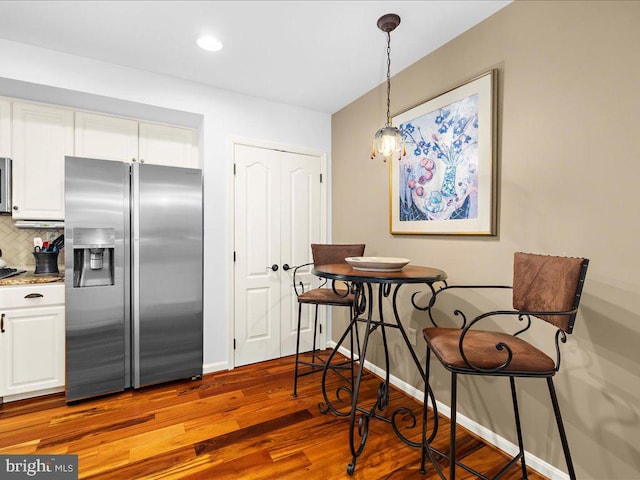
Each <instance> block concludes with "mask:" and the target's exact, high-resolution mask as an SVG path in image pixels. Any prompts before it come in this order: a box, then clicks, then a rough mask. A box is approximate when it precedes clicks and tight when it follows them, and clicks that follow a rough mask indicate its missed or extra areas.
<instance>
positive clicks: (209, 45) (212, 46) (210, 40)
mask: <svg viewBox="0 0 640 480" xmlns="http://www.w3.org/2000/svg"><path fill="white" fill-rule="evenodd" d="M196 43H197V44H198V46H199V47H200V48H201V49H203V50H206V51H207V52H217V51H219V50H222V42H221V41H220V40H218V39H217V38H215V37H212V36H211V35H203V36H202V37H200V38H198V40H197V41H196Z"/></svg>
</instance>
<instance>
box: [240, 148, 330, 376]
mask: <svg viewBox="0 0 640 480" xmlns="http://www.w3.org/2000/svg"><path fill="white" fill-rule="evenodd" d="M234 155H235V186H234V196H235V198H234V203H235V205H234V206H235V213H234V215H235V223H234V237H235V247H234V254H235V263H234V311H235V319H234V339H235V341H234V345H235V359H234V363H235V365H236V366H240V365H246V364H249V363H256V362H261V361H264V360H269V359H272V358H278V357H281V356H285V355H290V354H293V353H295V346H296V327H297V314H298V307H297V299H296V297H295V294H294V291H293V279H292V270H288V271H285V270H284V269H283V268H282V267H283V265H284V264H288V265H289V266H291V267H293V266H295V265H301V264H304V263H308V262H310V261H311V251H310V247H309V245H310V244H311V243H314V242H319V241H320V222H321V213H320V198H321V192H320V168H321V164H320V158H319V157H317V156H315V157H314V156H309V155H302V154H296V153H290V152H282V151H277V150H270V149H267V148H259V147H252V146H246V145H236V146H235V151H234ZM310 271H311V269H310V268H306V269H304V271H299V272H298V273H299V275H298V279H299V280H301V281H303V283H304V284H305V288H309V286H310V285H311V284H312V283H313V282H315V284H316V285H317V281H316V280H315V279H314V278H313V275H311V274H310ZM301 331H302V335H301V346H302V351H304V350H308V349H310V348H311V342H312V335H313V330H312V325H311V322H310V317H309V308H304V309H303V328H302V329H301ZM323 334H324V330H323ZM319 340H320V341H322V342H323V341H324V340H323V338H320V339H319Z"/></svg>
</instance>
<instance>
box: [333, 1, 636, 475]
mask: <svg viewBox="0 0 640 480" xmlns="http://www.w3.org/2000/svg"><path fill="white" fill-rule="evenodd" d="M372 28H375V25H373V26H372ZM425 28H428V20H425ZM396 35H397V36H399V35H402V25H400V27H399V29H398V30H397V32H395V33H394V36H396ZM383 41H384V39H383V38H381V42H383ZM381 52H382V50H381ZM392 61H393V58H392ZM490 68H498V69H499V92H498V95H499V97H498V99H499V107H498V114H499V137H498V152H497V153H498V158H499V167H500V168H499V180H498V187H499V196H498V198H499V216H498V228H499V235H498V236H497V237H490V238H489V237H475V238H470V237H444V236H393V235H390V234H389V228H388V222H389V220H388V215H389V212H388V208H389V207H388V204H389V203H388V202H389V193H388V188H389V187H388V169H387V167H388V164H386V163H383V162H382V161H381V160H378V159H376V160H369V150H370V145H371V138H372V135H373V134H374V132H375V131H376V130H377V129H378V128H380V126H381V125H383V123H384V116H385V113H384V111H385V106H386V105H385V93H386V92H385V88H384V86H381V87H379V88H377V89H375V90H373V91H371V92H369V93H367V94H366V95H364V96H363V97H361V98H359V99H358V100H356V101H355V102H353V103H352V104H350V105H348V106H347V107H345V108H344V109H342V110H341V111H339V112H337V113H336V114H335V115H334V116H333V124H332V132H333V134H332V142H333V147H332V148H333V150H332V158H333V160H332V185H333V190H332V203H333V205H334V209H333V224H332V228H333V241H335V242H360V241H363V242H366V244H367V252H366V253H367V254H369V255H386V256H405V257H408V258H410V259H411V260H412V263H414V264H423V265H431V266H436V267H439V268H442V269H444V270H446V271H447V272H448V274H449V278H450V281H451V283H456V284H460V283H466V284H477V283H490V284H496V283H498V284H510V283H511V267H512V255H513V252H514V251H529V252H536V253H545V254H559V255H569V256H584V257H587V258H589V259H590V260H591V265H590V267H589V273H588V275H587V282H586V286H585V289H584V295H583V300H582V305H581V309H580V313H579V315H578V319H577V323H576V329H575V333H574V334H573V335H572V336H570V338H569V340H568V342H567V344H565V345H564V346H563V349H562V350H563V357H562V369H561V371H560V373H559V374H558V375H557V376H556V380H555V381H556V388H557V390H558V395H559V399H560V404H561V408H562V409H563V414H564V418H565V425H566V427H567V434H568V436H569V442H570V445H571V447H572V453H573V456H574V462H575V464H576V470H577V474H578V478H581V479H637V478H640V401H639V397H640V347H639V345H640V314H639V313H638V312H639V311H640V255H639V253H638V247H637V245H638V243H639V240H638V239H639V237H640V214H639V213H638V212H639V210H638V185H639V179H640V142H639V141H638V138H639V136H640V133H639V128H640V113H639V112H640V2H638V1H630V2H624V1H604V2H597V1H566V2H565V1H554V2H544V1H518V2H516V3H513V4H511V5H509V6H507V7H506V8H504V9H503V10H501V11H500V12H498V13H497V14H495V15H494V16H492V17H490V18H489V19H487V20H486V21H485V22H483V23H481V24H480V25H478V26H477V27H475V28H473V29H472V30H470V31H468V32H466V33H464V34H463V35H461V36H460V37H458V38H456V39H454V40H453V41H451V42H450V43H448V44H446V45H444V46H443V47H441V48H440V49H438V50H437V51H436V52H434V53H432V54H430V55H428V56H427V57H425V58H423V59H422V60H420V61H418V62H417V63H415V64H414V65H412V66H411V67H409V68H407V69H406V70H404V71H402V72H400V73H399V74H397V75H395V76H394V77H393V81H392V110H393V111H392V113H393V112H400V111H403V110H406V109H407V108H409V107H411V106H413V105H415V104H418V103H421V102H422V101H423V100H426V99H429V98H431V97H433V96H435V95H437V94H439V93H441V92H443V91H446V90H447V89H449V88H451V87H453V86H456V85H457V84H459V83H460V82H462V81H464V80H466V79H470V78H473V77H475V76H476V75H477V74H479V73H481V72H484V71H486V70H488V69H490ZM347 206H348V207H349V208H346V207H347ZM412 291H413V290H412ZM405 293H409V290H407V291H406V292H405ZM403 298H404V300H405V301H404V305H405V306H404V308H403V309H402V315H403V317H404V320H405V323H406V324H407V325H410V326H412V327H414V328H418V329H421V328H424V327H425V326H426V325H427V320H426V318H424V315H421V314H418V313H416V312H415V311H413V310H412V309H411V308H410V307H409V306H408V297H407V295H405V296H404V297H403ZM423 298H427V297H426V296H425V297H423ZM504 300H505V302H507V305H504V306H509V305H508V300H509V298H508V295H507V296H506V297H504ZM499 301H500V297H499V296H496V297H487V296H484V295H478V296H476V297H474V298H473V299H472V301H471V303H473V304H474V305H480V306H486V307H491V306H495V305H497V304H498V303H499ZM334 318H335V319H336V320H335V323H334V329H333V337H334V340H335V339H337V336H338V334H339V332H340V331H341V329H342V328H341V326H342V324H343V321H344V316H341V313H338V312H336V313H335V315H334ZM391 336H392V340H391V342H392V357H393V360H392V365H391V369H392V373H393V374H396V375H398V376H399V377H401V378H402V379H404V380H406V381H408V382H409V383H411V384H413V385H415V386H417V387H419V388H422V384H421V381H420V380H419V378H418V377H419V376H418V375H417V373H416V372H415V368H411V366H410V365H409V358H408V355H407V354H404V355H403V353H402V352H403V351H402V348H401V347H400V345H399V343H398V340H399V337H398V336H397V335H395V332H393V333H392V334H391ZM552 337H553V330H551V329H549V328H546V326H544V327H543V326H536V328H534V330H533V332H532V336H530V337H529V338H530V339H531V338H532V339H533V340H534V341H536V342H539V344H540V345H542V346H543V347H544V348H545V349H546V350H547V351H548V352H549V353H550V354H551V355H553V354H554V349H553V338H552ZM376 340H377V342H376V345H375V346H374V348H373V350H372V352H371V353H372V357H371V358H372V359H373V360H374V361H375V362H376V363H377V364H378V365H381V366H382V365H383V359H382V357H381V355H380V353H381V349H380V343H379V338H378V339H376ZM418 345H419V353H420V356H421V358H424V351H423V350H424V342H423V340H422V339H420V340H419V344H418ZM435 370H436V371H435V379H434V388H435V392H436V397H437V398H438V399H439V400H441V401H443V402H444V403H446V404H448V403H449V398H448V385H449V380H448V378H449V377H448V374H446V373H445V372H444V371H443V370H442V369H441V368H440V367H439V366H438V368H436V369H435ZM519 388H520V390H519V391H520V400H521V411H522V413H523V416H524V425H523V427H524V429H525V448H526V449H527V450H528V451H530V452H532V453H533V454H534V455H536V456H538V457H540V458H541V459H543V460H544V461H547V462H549V463H551V464H552V465H555V466H557V467H558V468H560V469H561V470H564V471H566V467H565V463H564V458H563V457H562V451H561V447H560V442H559V440H558V435H557V431H556V428H555V424H554V420H553V415H552V411H551V407H550V405H549V402H548V393H547V391H546V385H545V383H544V382H543V381H539V380H538V381H536V380H527V381H522V382H521V383H520V387H519ZM481 395H482V396H483V397H484V399H480V396H481ZM508 395H509V387H508V381H506V380H505V379H494V380H483V379H479V378H468V379H465V381H463V382H462V387H461V388H460V389H459V397H458V398H459V408H460V411H461V413H463V414H464V415H467V416H469V417H471V418H472V419H474V420H475V421H477V422H479V423H480V424H482V425H485V426H486V427H488V428H490V429H492V430H493V431H495V432H497V433H498V434H499V435H502V436H503V437H505V438H507V439H509V440H511V441H515V435H514V433H513V419H512V413H511V407H510V399H509V398H508Z"/></svg>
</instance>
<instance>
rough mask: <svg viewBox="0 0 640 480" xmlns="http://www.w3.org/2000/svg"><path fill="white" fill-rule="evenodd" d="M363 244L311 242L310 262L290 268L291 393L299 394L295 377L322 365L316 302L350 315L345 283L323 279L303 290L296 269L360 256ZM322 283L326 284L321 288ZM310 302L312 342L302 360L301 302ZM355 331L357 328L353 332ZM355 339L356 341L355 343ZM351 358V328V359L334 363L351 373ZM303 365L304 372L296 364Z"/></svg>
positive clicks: (348, 294) (314, 371)
mask: <svg viewBox="0 0 640 480" xmlns="http://www.w3.org/2000/svg"><path fill="white" fill-rule="evenodd" d="M364 249H365V245H364V244H345V245H340V244H317V243H314V244H311V255H312V257H313V263H307V264H304V265H299V266H297V267H295V269H294V271H293V287H294V289H295V292H296V296H297V297H298V329H297V333H296V335H297V336H296V366H295V377H294V383H293V396H294V397H295V396H297V394H298V378H299V377H303V376H305V375H310V374H312V373H317V372H321V371H322V370H323V369H324V365H325V361H324V359H323V358H322V357H320V355H319V353H318V352H317V345H316V334H317V331H318V306H320V305H326V306H337V307H349V309H350V310H351V314H352V315H353V294H352V293H350V292H349V290H348V287H338V286H336V285H335V284H334V283H333V282H331V286H330V287H328V288H326V282H325V283H324V284H322V285H321V286H320V287H319V288H314V289H312V290H308V291H306V292H305V291H304V285H303V284H302V282H298V281H297V279H296V273H297V271H298V270H299V269H300V268H302V267H306V266H309V265H314V266H315V265H327V264H332V263H346V262H345V260H344V259H345V258H347V257H361V256H362V255H363V254H364ZM323 287H325V288H323ZM303 304H311V305H315V307H316V308H315V315H314V321H313V345H312V349H311V354H310V358H309V359H308V360H303V359H301V358H300V324H301V319H302V305H303ZM356 334H357V332H356ZM357 343H358V342H356V344H357ZM353 359H354V344H353V332H352V338H351V360H349V361H346V362H344V363H342V364H339V365H337V366H336V367H337V368H341V367H344V366H345V365H346V366H348V368H351V376H352V377H353ZM300 365H306V366H308V367H310V369H307V370H305V371H303V372H300V369H299V366H300Z"/></svg>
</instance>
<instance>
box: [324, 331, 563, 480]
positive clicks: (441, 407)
mask: <svg viewBox="0 0 640 480" xmlns="http://www.w3.org/2000/svg"><path fill="white" fill-rule="evenodd" d="M327 346H328V347H329V348H335V346H336V342H334V341H330V342H327ZM338 351H339V352H340V353H342V354H343V355H345V356H349V355H350V352H349V350H348V349H347V348H345V347H340V349H339V350H338ZM364 367H365V368H366V369H367V370H369V371H370V372H371V373H373V374H374V375H377V376H378V377H380V378H385V376H386V372H385V371H384V369H382V368H380V367H378V366H377V365H374V364H372V363H371V362H369V361H368V360H365V362H364ZM389 382H390V383H391V385H393V386H394V387H396V388H398V389H400V390H402V391H403V392H405V393H406V394H407V395H410V396H411V397H413V398H415V399H416V400H417V401H419V402H420V403H422V402H423V399H424V392H423V391H422V390H418V389H417V388H415V387H414V386H412V385H409V384H408V383H407V382H405V381H404V380H401V379H399V378H398V377H396V376H394V375H389ZM436 404H437V407H438V413H441V414H442V415H444V416H445V417H447V418H451V408H449V406H448V405H445V404H444V403H442V402H440V401H438V400H436ZM456 418H457V422H456V423H457V424H458V425H460V426H462V427H464V428H466V429H467V430H469V431H470V432H472V433H474V434H475V435H477V436H478V437H480V438H482V439H483V440H485V441H486V442H487V443H490V444H491V445H494V446H495V447H497V448H499V449H500V450H502V451H503V452H506V453H508V454H509V455H511V456H515V455H517V454H518V446H517V445H516V444H514V443H512V442H510V441H509V440H507V439H505V438H503V437H501V436H500V435H498V434H497V433H495V432H493V431H491V430H490V429H488V428H487V427H485V426H483V425H481V424H479V423H478V422H476V421H475V420H472V419H470V418H469V417H466V416H464V415H461V414H460V413H458V414H457V415H456ZM525 454H526V460H527V466H528V467H530V468H531V469H532V470H535V471H536V472H538V473H539V474H540V475H543V476H545V477H547V478H549V479H550V480H569V475H568V474H566V473H565V472H563V471H562V470H560V469H558V468H556V467H554V466H553V465H551V464H550V463H547V462H545V461H544V460H542V459H540V458H538V457H536V456H535V455H533V454H531V453H529V452H527V451H526V450H525Z"/></svg>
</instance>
